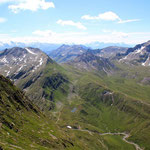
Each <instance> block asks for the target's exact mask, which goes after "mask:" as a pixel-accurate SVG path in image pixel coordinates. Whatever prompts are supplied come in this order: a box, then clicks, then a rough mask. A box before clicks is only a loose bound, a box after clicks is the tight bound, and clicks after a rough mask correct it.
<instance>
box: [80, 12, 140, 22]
mask: <svg viewBox="0 0 150 150" xmlns="http://www.w3.org/2000/svg"><path fill="white" fill-rule="evenodd" d="M81 18H82V19H85V20H105V21H117V22H118V23H128V22H134V21H139V19H130V20H122V19H121V18H120V17H119V16H118V15H117V14H116V13H114V12H112V11H108V12H104V13H101V14H99V15H98V16H90V15H84V16H82V17H81Z"/></svg>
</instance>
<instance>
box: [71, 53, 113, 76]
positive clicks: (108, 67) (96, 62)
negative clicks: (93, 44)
mask: <svg viewBox="0 0 150 150" xmlns="http://www.w3.org/2000/svg"><path fill="white" fill-rule="evenodd" d="M68 64H70V65H72V66H74V67H75V68H77V69H80V70H85V71H102V72H104V73H106V74H110V73H112V70H113V69H114V68H115V66H114V64H112V63H111V62H110V61H109V60H108V59H106V58H102V57H99V56H96V55H94V54H92V53H91V52H90V51H87V52H86V53H83V54H82V55H79V56H78V57H76V58H75V59H74V60H73V61H70V62H68Z"/></svg>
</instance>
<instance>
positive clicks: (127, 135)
mask: <svg viewBox="0 0 150 150" xmlns="http://www.w3.org/2000/svg"><path fill="white" fill-rule="evenodd" d="M72 130H78V131H82V132H88V133H89V134H90V135H93V134H94V133H95V132H92V131H89V130H83V129H72ZM98 134H99V135H101V136H105V135H123V137H122V140H123V141H124V142H126V143H128V144H131V145H133V146H134V147H135V149H136V150H143V149H142V148H140V146H139V145H138V144H136V143H134V142H131V141H128V140H127V139H128V138H129V137H130V134H127V133H125V132H118V133H111V132H107V133H98Z"/></svg>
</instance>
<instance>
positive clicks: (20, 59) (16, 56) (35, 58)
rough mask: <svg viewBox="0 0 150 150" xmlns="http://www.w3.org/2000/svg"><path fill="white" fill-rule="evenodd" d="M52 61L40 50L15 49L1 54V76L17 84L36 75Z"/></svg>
mask: <svg viewBox="0 0 150 150" xmlns="http://www.w3.org/2000/svg"><path fill="white" fill-rule="evenodd" d="M48 61H52V60H50V58H49V57H48V56H47V55H46V54H44V53H43V52H42V51H40V50H39V49H34V48H19V47H14V48H11V49H5V50H4V51H3V52H2V53H1V54H0V74H3V75H4V76H6V77H9V78H10V79H12V80H15V81H16V82H17V81H18V79H20V78H25V77H26V76H29V75H30V74H36V73H37V72H38V71H40V70H41V69H42V68H43V67H44V66H45V65H46V64H47V62H48Z"/></svg>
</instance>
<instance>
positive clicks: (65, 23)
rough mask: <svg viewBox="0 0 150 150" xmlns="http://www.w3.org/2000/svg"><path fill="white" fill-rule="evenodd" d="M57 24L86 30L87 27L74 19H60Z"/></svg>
mask: <svg viewBox="0 0 150 150" xmlns="http://www.w3.org/2000/svg"><path fill="white" fill-rule="evenodd" d="M57 24H60V25H62V26H65V25H68V26H74V27H77V28H78V29H82V30H86V29H87V28H86V27H85V26H84V25H83V24H82V23H81V22H73V21H72V20H66V21H63V20H58V21H57Z"/></svg>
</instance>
